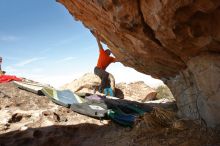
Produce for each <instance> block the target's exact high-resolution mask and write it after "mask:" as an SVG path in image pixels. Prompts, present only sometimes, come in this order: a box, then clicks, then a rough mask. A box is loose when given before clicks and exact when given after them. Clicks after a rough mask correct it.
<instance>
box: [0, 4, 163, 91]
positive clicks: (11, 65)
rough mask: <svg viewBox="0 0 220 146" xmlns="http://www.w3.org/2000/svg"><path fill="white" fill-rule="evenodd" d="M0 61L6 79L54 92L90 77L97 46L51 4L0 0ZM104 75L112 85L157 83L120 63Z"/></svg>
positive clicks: (81, 27)
mask: <svg viewBox="0 0 220 146" xmlns="http://www.w3.org/2000/svg"><path fill="white" fill-rule="evenodd" d="M0 56H2V57H3V65H2V68H3V70H5V71H6V72H7V74H13V75H17V76H22V77H26V78H31V79H34V80H37V81H40V82H44V83H49V84H51V85H53V86H55V87H58V86H61V85H63V84H64V83H67V82H70V81H72V80H74V79H75V78H78V77H80V76H82V75H83V74H85V73H87V72H93V68H94V66H95V65H96V62H97V58H98V46H97V43H96V41H95V38H94V37H93V36H92V35H91V33H90V32H89V30H88V29H86V28H85V27H84V26H83V25H82V24H81V23H80V22H79V21H75V20H74V18H73V17H72V16H71V15H70V14H69V13H68V11H67V10H66V9H65V8H64V6H63V5H61V4H59V3H57V2H56V1H55V0H0ZM107 70H108V71H109V72H111V73H112V74H113V75H114V76H115V78H116V82H132V81H137V80H143V81H145V82H146V83H147V84H149V85H150V86H155V85H157V84H161V82H160V81H158V80H152V78H151V77H150V76H146V75H144V74H141V73H138V72H136V71H135V70H133V69H131V68H128V67H124V66H123V65H122V64H121V63H114V64H111V65H110V66H109V67H108V69H107ZM125 74H126V76H125ZM128 76H129V79H128Z"/></svg>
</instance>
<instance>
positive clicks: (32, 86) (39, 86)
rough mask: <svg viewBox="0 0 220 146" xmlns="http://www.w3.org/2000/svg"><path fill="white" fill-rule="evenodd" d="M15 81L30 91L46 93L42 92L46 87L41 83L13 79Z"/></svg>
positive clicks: (17, 84) (20, 86)
mask: <svg viewBox="0 0 220 146" xmlns="http://www.w3.org/2000/svg"><path fill="white" fill-rule="evenodd" d="M13 83H14V84H15V85H16V86H17V87H18V88H19V89H22V90H26V91H28V92H32V93H35V94H38V95H44V94H43V93H42V91H41V90H42V89H43V88H44V87H45V86H44V85H42V84H39V83H32V82H18V81H13Z"/></svg>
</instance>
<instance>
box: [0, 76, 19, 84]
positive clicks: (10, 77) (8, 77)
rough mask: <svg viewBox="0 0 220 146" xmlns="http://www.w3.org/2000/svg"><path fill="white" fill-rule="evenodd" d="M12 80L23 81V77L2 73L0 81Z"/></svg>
mask: <svg viewBox="0 0 220 146" xmlns="http://www.w3.org/2000/svg"><path fill="white" fill-rule="evenodd" d="M10 81H22V79H20V78H18V77H16V76H11V75H0V83H7V82H10Z"/></svg>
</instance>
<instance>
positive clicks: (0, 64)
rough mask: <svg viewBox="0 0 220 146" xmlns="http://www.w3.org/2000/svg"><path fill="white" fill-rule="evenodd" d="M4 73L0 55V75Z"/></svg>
mask: <svg viewBox="0 0 220 146" xmlns="http://www.w3.org/2000/svg"><path fill="white" fill-rule="evenodd" d="M3 74H5V71H2V57H1V56H0V75H3Z"/></svg>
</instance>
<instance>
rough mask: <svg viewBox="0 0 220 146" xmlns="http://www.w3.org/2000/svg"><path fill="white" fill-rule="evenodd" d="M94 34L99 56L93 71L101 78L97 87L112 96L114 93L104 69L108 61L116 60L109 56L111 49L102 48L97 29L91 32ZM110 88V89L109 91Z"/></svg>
mask: <svg viewBox="0 0 220 146" xmlns="http://www.w3.org/2000/svg"><path fill="white" fill-rule="evenodd" d="M93 33H94V35H95V36H96V40H97V43H98V46H99V58H98V63H97V66H96V67H95V69H94V73H95V74H96V75H97V76H99V77H100V78H101V86H100V87H99V91H100V92H102V91H103V90H104V92H105V94H106V92H109V93H110V95H111V96H114V93H112V89H111V88H110V83H109V79H108V77H109V73H108V72H107V71H106V70H105V69H106V68H107V67H108V65H109V64H110V63H114V62H116V59H115V58H114V57H111V56H110V55H111V50H109V49H106V50H104V49H103V47H102V45H101V43H100V40H99V37H100V36H99V34H98V32H97V31H94V32H93ZM109 90H110V91H109Z"/></svg>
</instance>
